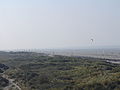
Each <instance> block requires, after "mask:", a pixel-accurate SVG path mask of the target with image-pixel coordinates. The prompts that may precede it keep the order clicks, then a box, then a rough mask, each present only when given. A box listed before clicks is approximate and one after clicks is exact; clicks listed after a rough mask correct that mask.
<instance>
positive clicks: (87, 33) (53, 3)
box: [0, 0, 120, 50]
mask: <svg viewBox="0 0 120 90" xmlns="http://www.w3.org/2000/svg"><path fill="white" fill-rule="evenodd" d="M119 24H120V0H0V50H7V49H46V48H50V49H51V48H83V47H89V48H91V47H104V46H108V47H111V46H118V47H119V46H120V40H119V39H120V35H119V34H120V25H119ZM91 39H93V40H94V41H93V42H91Z"/></svg>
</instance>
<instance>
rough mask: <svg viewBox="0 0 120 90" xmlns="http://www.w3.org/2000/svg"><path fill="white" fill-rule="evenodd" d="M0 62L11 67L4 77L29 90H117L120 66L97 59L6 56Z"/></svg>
mask: <svg viewBox="0 0 120 90" xmlns="http://www.w3.org/2000/svg"><path fill="white" fill-rule="evenodd" d="M7 56H8V54H7ZM1 61H2V63H5V64H6V65H8V66H10V67H11V68H10V69H9V70H8V71H7V72H6V73H7V74H8V75H9V76H10V77H11V78H15V79H16V81H17V82H19V84H20V85H21V86H22V87H23V88H25V87H29V90H119V89H120V65H117V64H110V63H107V62H105V61H104V60H100V59H95V58H85V57H65V56H55V57H49V56H41V55H39V54H36V53H32V54H31V53H10V54H9V57H8V58H7V59H5V60H1ZM26 77H27V78H26ZM26 82H27V83H26ZM23 90H24V89H23Z"/></svg>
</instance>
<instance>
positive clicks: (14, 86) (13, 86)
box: [3, 74, 22, 90]
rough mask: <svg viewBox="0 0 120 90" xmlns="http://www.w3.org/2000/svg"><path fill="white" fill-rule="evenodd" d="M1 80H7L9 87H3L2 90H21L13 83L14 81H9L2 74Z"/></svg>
mask: <svg viewBox="0 0 120 90" xmlns="http://www.w3.org/2000/svg"><path fill="white" fill-rule="evenodd" d="M3 78H6V79H7V80H9V85H8V86H7V87H5V88H4V89H3V90H10V89H11V90H22V89H21V88H20V87H19V86H18V85H17V84H16V83H15V82H14V79H9V78H8V76H7V75H4V74H3Z"/></svg>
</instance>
